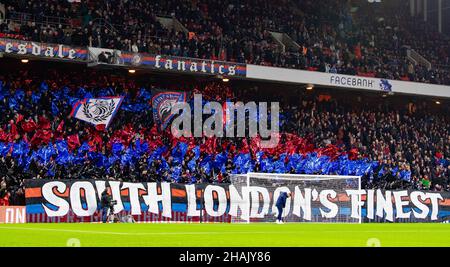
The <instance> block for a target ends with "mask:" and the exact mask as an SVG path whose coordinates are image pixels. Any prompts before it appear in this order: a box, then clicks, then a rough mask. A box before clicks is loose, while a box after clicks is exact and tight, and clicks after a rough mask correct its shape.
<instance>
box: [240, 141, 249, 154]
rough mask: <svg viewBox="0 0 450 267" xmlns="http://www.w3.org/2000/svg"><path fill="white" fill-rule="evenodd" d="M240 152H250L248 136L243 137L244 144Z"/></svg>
mask: <svg viewBox="0 0 450 267" xmlns="http://www.w3.org/2000/svg"><path fill="white" fill-rule="evenodd" d="M239 152H241V153H244V154H247V153H250V147H249V146H248V143H247V138H244V139H242V146H241V149H240V151H239Z"/></svg>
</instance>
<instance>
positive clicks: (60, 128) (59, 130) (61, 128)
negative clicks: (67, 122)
mask: <svg viewBox="0 0 450 267" xmlns="http://www.w3.org/2000/svg"><path fill="white" fill-rule="evenodd" d="M63 128H64V120H61V122H60V123H59V124H58V127H57V128H56V131H57V132H62V131H63Z"/></svg>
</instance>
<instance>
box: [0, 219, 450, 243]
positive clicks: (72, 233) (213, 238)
mask: <svg viewBox="0 0 450 267" xmlns="http://www.w3.org/2000/svg"><path fill="white" fill-rule="evenodd" d="M68 245H69V246H76V245H80V246H82V247H88V246H101V247H109V246H186V247H195V246H201V247H212V246H218V247H222V246H223V247H236V246H245V247H247V246H250V247H258V246H360V247H364V246H368V245H369V246H376V245H380V246H382V247H386V246H389V247H391V246H450V225H449V224H433V223H430V224H419V223H416V224H402V223H397V224H387V223H386V224H307V223H295V224H294V223H288V224H284V225H277V224H273V223H260V224H0V246H68Z"/></svg>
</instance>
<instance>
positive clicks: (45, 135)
mask: <svg viewBox="0 0 450 267" xmlns="http://www.w3.org/2000/svg"><path fill="white" fill-rule="evenodd" d="M51 138H52V132H51V131H49V130H37V131H36V133H35V134H34V135H33V137H32V138H31V140H30V143H31V145H33V146H37V145H40V144H47V143H48V142H50V140H51Z"/></svg>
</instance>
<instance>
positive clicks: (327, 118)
mask: <svg viewBox="0 0 450 267" xmlns="http://www.w3.org/2000/svg"><path fill="white" fill-rule="evenodd" d="M45 73H46V74H45V75H42V74H38V72H37V70H36V73H34V72H31V71H19V72H11V73H8V74H2V75H1V77H0V81H1V82H0V99H1V102H0V111H1V113H2V116H1V117H0V128H1V129H0V201H1V203H0V204H4V205H5V204H23V201H24V188H23V181H24V179H42V178H48V179H100V178H102V179H104V178H106V179H115V180H121V181H170V182H179V183H201V182H205V183H223V182H225V183H226V182H229V175H230V174H232V173H246V172H247V171H255V172H274V173H307V174H340V175H352V174H353V175H354V174H357V175H362V176H363V186H364V187H365V188H386V189H398V188H409V189H413V188H415V189H424V190H437V191H442V190H449V189H450V164H449V163H450V119H449V117H448V116H447V114H448V110H447V111H445V110H444V111H442V112H435V111H432V109H431V108H430V107H427V106H426V104H420V105H418V104H417V105H414V104H409V106H408V107H407V108H405V107H403V106H401V107H398V106H396V105H393V104H392V105H391V104H388V102H386V101H380V102H379V103H367V102H365V101H364V100H363V99H362V97H363V96H361V97H360V99H359V100H360V101H359V102H356V103H355V101H354V100H352V101H351V102H347V101H350V100H345V99H340V98H335V97H333V96H330V95H328V96H326V95H321V94H318V93H309V92H301V91H292V92H290V93H288V92H287V93H286V95H285V96H284V97H281V96H279V95H280V94H282V93H280V94H277V96H276V97H274V94H273V92H272V93H270V92H264V91H258V90H259V89H258V88H255V87H248V86H245V85H244V86H242V85H236V86H232V85H228V84H226V83H222V82H220V83H219V82H203V83H192V84H190V83H186V82H183V83H169V84H168V83H167V82H165V83H162V82H155V81H152V82H149V81H141V80H138V79H137V78H136V79H135V78H133V77H131V76H116V75H114V76H111V75H110V74H108V73H102V72H100V71H99V72H96V71H93V70H88V69H84V70H83V71H81V72H80V71H74V72H69V71H65V72H61V71H56V70H52V69H48V70H46V71H45ZM44 77H45V78H44ZM154 89H159V90H169V89H170V90H174V89H182V90H186V91H190V92H199V93H202V95H203V98H204V100H205V101H206V102H207V101H209V100H215V101H226V100H231V101H237V100H241V101H244V102H246V101H281V104H280V106H281V114H280V127H281V128H280V129H281V140H280V142H279V145H278V146H277V147H276V148H272V149H265V148H261V147H260V146H259V145H258V142H259V141H260V139H259V138H258V137H255V138H206V137H203V138H184V137H181V138H178V139H177V138H174V137H173V136H172V135H171V134H170V132H169V129H166V131H161V130H160V129H159V128H158V126H159V125H157V124H156V123H155V122H154V121H153V118H152V115H153V114H152V107H151V96H152V91H153V90H154ZM116 95H122V96H124V97H125V98H124V101H123V103H122V105H121V107H120V110H119V112H117V114H116V115H115V117H114V118H113V121H112V123H111V125H110V126H109V127H108V128H107V129H103V128H101V127H93V126H91V125H90V124H87V123H86V122H83V121H80V120H78V119H75V118H73V117H71V116H70V113H71V110H72V105H73V104H74V103H75V102H76V101H77V100H79V99H83V98H87V97H98V96H116ZM255 96H258V97H256V98H255ZM443 108H444V109H445V107H443ZM447 108H448V107H447ZM168 128H170V127H168Z"/></svg>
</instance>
